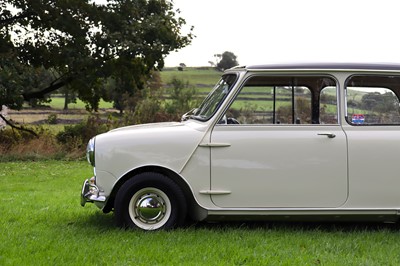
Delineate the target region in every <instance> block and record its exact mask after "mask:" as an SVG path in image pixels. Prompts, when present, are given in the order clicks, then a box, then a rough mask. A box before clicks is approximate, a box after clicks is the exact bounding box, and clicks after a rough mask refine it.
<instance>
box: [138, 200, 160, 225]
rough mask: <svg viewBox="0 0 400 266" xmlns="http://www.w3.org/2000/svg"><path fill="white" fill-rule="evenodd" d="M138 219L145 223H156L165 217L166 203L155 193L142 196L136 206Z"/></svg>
mask: <svg viewBox="0 0 400 266" xmlns="http://www.w3.org/2000/svg"><path fill="white" fill-rule="evenodd" d="M135 214H136V217H135V218H136V219H140V220H141V221H142V222H144V223H156V222H158V221H160V220H162V219H163V218H164V216H165V202H164V200H163V198H162V197H160V196H159V195H157V194H155V193H147V194H144V195H141V196H140V197H139V198H138V200H137V202H136V206H135Z"/></svg>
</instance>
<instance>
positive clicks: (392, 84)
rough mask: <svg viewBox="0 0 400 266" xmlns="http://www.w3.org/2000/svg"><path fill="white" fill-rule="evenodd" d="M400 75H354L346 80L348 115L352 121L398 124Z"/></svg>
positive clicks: (355, 123)
mask: <svg viewBox="0 0 400 266" xmlns="http://www.w3.org/2000/svg"><path fill="white" fill-rule="evenodd" d="M399 86H400V77H396V76H352V77H350V78H349V80H348V81H347V83H346V98H347V100H346V103H347V105H346V110H347V114H346V119H347V122H348V123H349V124H352V125H399V124H400V104H399V97H398V96H399V89H400V88H399Z"/></svg>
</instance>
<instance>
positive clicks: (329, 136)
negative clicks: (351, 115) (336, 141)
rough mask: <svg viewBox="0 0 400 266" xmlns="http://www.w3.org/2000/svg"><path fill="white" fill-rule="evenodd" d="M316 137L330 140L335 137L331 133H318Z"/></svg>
mask: <svg viewBox="0 0 400 266" xmlns="http://www.w3.org/2000/svg"><path fill="white" fill-rule="evenodd" d="M318 136H327V137H328V138H330V139H333V138H334V137H336V135H335V134H333V133H327V132H326V133H318Z"/></svg>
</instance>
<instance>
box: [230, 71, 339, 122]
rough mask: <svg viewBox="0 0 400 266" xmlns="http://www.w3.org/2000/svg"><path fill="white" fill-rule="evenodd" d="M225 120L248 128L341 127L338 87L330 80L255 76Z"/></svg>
mask: <svg viewBox="0 0 400 266" xmlns="http://www.w3.org/2000/svg"><path fill="white" fill-rule="evenodd" d="M320 101H321V104H320ZM320 114H321V118H322V119H320ZM224 119H225V121H224V123H225V124H244V125H263V124H318V123H329V124H331V123H332V122H331V121H332V120H335V119H336V122H335V123H337V107H336V85H335V82H334V81H333V80H332V79H331V78H327V77H305V76H299V77H295V76H253V77H251V78H249V79H248V80H247V81H246V83H245V84H244V85H243V87H242V89H241V90H240V92H239V94H238V95H237V96H236V99H235V100H234V102H233V103H232V104H231V106H230V107H229V109H228V111H227V112H226V114H225V117H224Z"/></svg>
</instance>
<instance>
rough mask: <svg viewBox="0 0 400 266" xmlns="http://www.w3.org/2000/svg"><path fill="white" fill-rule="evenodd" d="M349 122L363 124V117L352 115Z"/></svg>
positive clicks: (361, 115)
mask: <svg viewBox="0 0 400 266" xmlns="http://www.w3.org/2000/svg"><path fill="white" fill-rule="evenodd" d="M351 122H352V123H353V124H364V122H365V116H364V115H363V114H354V115H353V116H352V117H351Z"/></svg>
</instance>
